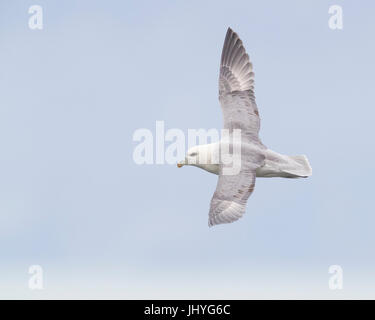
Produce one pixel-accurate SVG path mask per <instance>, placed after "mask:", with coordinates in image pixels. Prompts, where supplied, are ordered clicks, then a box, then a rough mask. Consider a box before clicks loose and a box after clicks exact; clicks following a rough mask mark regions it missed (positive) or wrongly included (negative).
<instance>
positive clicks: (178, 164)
mask: <svg viewBox="0 0 375 320" xmlns="http://www.w3.org/2000/svg"><path fill="white" fill-rule="evenodd" d="M184 164H185V161H184V160H182V161H179V162H177V167H178V168H181V167H182V166H183V165H184Z"/></svg>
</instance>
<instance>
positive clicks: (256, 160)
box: [177, 28, 312, 226]
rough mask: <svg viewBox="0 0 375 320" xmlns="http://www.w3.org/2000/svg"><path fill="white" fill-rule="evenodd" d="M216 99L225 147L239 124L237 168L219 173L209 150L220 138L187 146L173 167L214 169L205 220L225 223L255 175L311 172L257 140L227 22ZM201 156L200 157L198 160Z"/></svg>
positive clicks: (246, 83) (246, 79) (248, 84)
mask: <svg viewBox="0 0 375 320" xmlns="http://www.w3.org/2000/svg"><path fill="white" fill-rule="evenodd" d="M219 101H220V104H221V109H222V112H223V117H224V129H227V130H228V131H229V141H230V142H229V149H228V153H229V151H230V150H232V151H233V149H234V148H235V145H236V140H235V138H234V135H235V134H234V133H235V131H236V129H240V130H241V131H240V140H241V144H240V159H241V166H240V169H239V171H238V172H237V173H236V174H224V170H225V169H228V166H229V165H228V164H227V163H226V162H224V161H221V160H217V157H214V156H212V155H213V154H215V153H217V152H219V150H223V144H224V142H223V139H222V140H221V141H220V142H218V143H212V144H206V145H198V146H194V147H192V148H190V149H189V150H188V152H187V154H186V157H185V159H184V160H183V161H180V162H179V163H178V164H177V166H178V167H182V166H184V165H194V166H197V167H199V168H202V169H204V170H206V171H208V172H211V173H214V174H217V175H219V179H218V183H217V187H216V191H215V193H214V195H213V197H212V200H211V205H210V212H209V219H208V224H209V226H213V225H216V224H221V223H230V222H233V221H236V220H238V219H239V218H241V217H242V215H243V214H244V212H245V208H246V202H247V199H248V198H249V196H250V194H251V193H252V192H253V190H254V186H255V178H256V177H283V178H306V177H308V176H311V174H312V170H311V167H310V164H309V162H308V160H307V158H306V156H304V155H299V156H287V155H282V154H279V153H277V152H275V151H272V150H270V149H267V147H266V146H264V145H263V144H262V142H261V141H260V138H259V135H258V133H259V128H260V119H259V113H258V108H257V105H256V103H255V96H254V73H253V66H252V64H251V62H250V60H249V56H248V54H247V53H246V51H245V48H244V46H243V44H242V41H241V40H240V38H239V37H238V35H237V34H236V33H235V32H233V31H232V29H231V28H228V31H227V34H226V37H225V41H224V46H223V51H222V54H221V64H220V76H219ZM226 143H227V144H228V142H226ZM221 152H223V151H221ZM203 158H204V159H205V160H204V162H202V161H199V159H203Z"/></svg>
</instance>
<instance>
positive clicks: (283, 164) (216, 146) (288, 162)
mask: <svg viewBox="0 0 375 320" xmlns="http://www.w3.org/2000/svg"><path fill="white" fill-rule="evenodd" d="M253 148H254V150H256V152H257V153H261V154H263V155H264V163H263V165H262V166H260V167H259V168H257V169H256V177H257V178H274V177H280V178H306V177H308V176H311V174H312V170H311V167H310V164H309V162H308V160H307V158H306V156H304V155H300V156H287V155H283V154H280V153H278V152H275V151H272V150H270V149H262V148H259V147H258V146H257V145H253ZM219 152H220V143H211V144H205V145H199V146H195V147H193V148H191V149H190V150H189V151H188V155H187V158H186V159H185V160H184V164H191V165H193V166H196V167H199V168H201V169H203V170H206V171H208V172H210V173H213V174H217V175H219V174H220V163H219V162H217V163H215V161H214V160H213V158H214V157H213V156H212V155H213V154H218V153H219ZM189 154H197V155H198V156H199V157H201V158H204V159H205V160H206V161H204V163H199V161H198V160H199V159H198V158H197V156H194V158H195V159H194V161H192V159H189ZM194 162H195V163H194Z"/></svg>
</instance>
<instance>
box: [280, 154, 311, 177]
mask: <svg viewBox="0 0 375 320" xmlns="http://www.w3.org/2000/svg"><path fill="white" fill-rule="evenodd" d="M288 157H289V158H290V159H291V160H292V161H293V162H295V164H296V165H295V166H293V168H288V169H286V170H283V171H284V172H286V173H289V174H291V175H292V176H293V178H306V177H309V176H311V175H312V169H311V166H310V163H309V160H308V159H307V157H306V156H305V155H299V156H288Z"/></svg>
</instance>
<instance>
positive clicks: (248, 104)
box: [219, 28, 262, 146]
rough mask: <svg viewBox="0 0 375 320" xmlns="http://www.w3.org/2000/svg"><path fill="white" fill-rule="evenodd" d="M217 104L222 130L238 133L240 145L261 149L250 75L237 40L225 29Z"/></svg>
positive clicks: (233, 34) (249, 68) (238, 39)
mask: <svg viewBox="0 0 375 320" xmlns="http://www.w3.org/2000/svg"><path fill="white" fill-rule="evenodd" d="M219 100H220V104H221V109H222V111H223V116H224V129H228V130H229V133H231V132H233V130H234V129H241V138H242V141H243V142H251V143H255V144H258V145H260V146H262V143H261V141H260V139H259V136H258V133H259V129H260V119H259V113H258V107H257V105H256V103H255V96H254V72H253V66H252V64H251V62H250V60H249V56H248V54H247V53H246V51H245V48H244V46H243V44H242V41H241V39H240V38H239V37H238V35H237V34H236V33H235V32H233V31H232V29H230V28H228V31H227V35H226V37H225V41H224V46H223V51H222V54H221V64H220V77H219Z"/></svg>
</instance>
